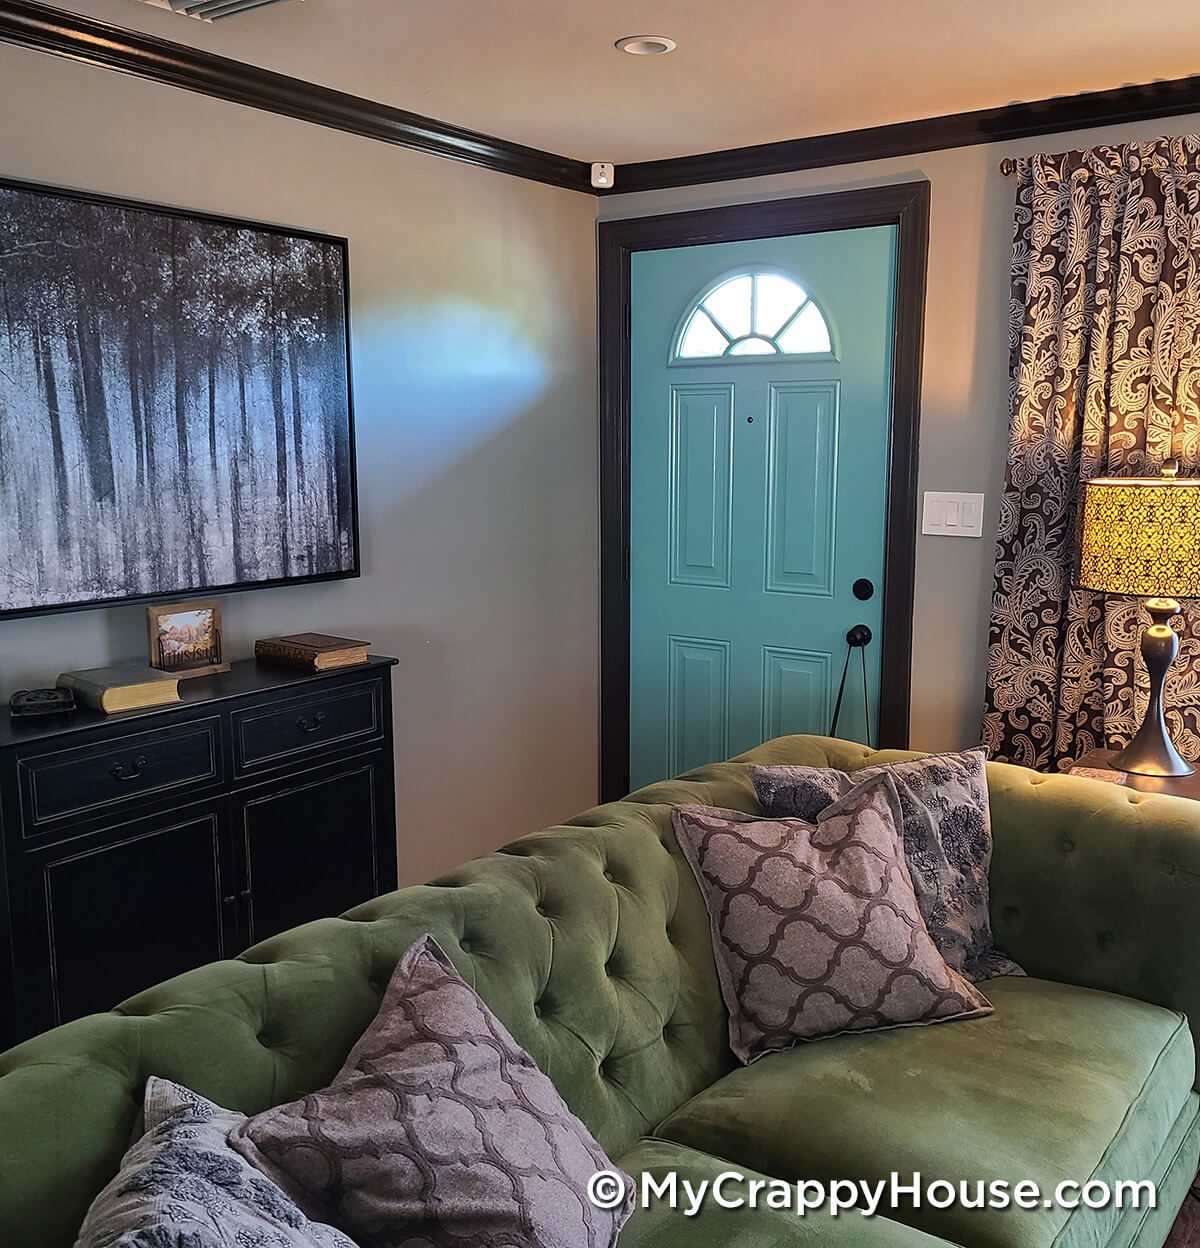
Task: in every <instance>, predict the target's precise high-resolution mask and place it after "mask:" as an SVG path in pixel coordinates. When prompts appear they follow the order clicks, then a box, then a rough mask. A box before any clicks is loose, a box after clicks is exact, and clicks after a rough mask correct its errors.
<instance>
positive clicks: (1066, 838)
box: [988, 763, 1200, 1036]
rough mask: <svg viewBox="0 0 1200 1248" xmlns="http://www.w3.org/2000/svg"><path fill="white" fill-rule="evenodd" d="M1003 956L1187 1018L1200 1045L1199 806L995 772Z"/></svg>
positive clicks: (994, 900)
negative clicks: (1160, 1007) (1162, 1007)
mask: <svg viewBox="0 0 1200 1248" xmlns="http://www.w3.org/2000/svg"><path fill="white" fill-rule="evenodd" d="M988 788H989V791H990V796H991V812H992V830H993V836H994V841H995V845H994V850H993V856H992V870H991V913H992V927H993V930H994V933H995V939H996V944H997V946H998V947H999V948H1000V949H1002V950H1003V951H1004V952H1005V953H1007V954H1009V955H1010V956H1011V957H1013V958H1015V959H1016V960H1017V961H1018V962H1019V963H1020V964H1021V965H1022V966H1023V967H1024V968H1025V970H1026V971H1027V972H1028V973H1029V974H1030V975H1036V976H1038V977H1041V978H1045V979H1055V980H1060V981H1062V982H1064V983H1070V984H1078V985H1080V986H1083V987H1088V988H1099V989H1103V990H1105V991H1108V992H1115V993H1121V994H1122V995H1124V996H1129V997H1137V998H1140V999H1141V1000H1144V1001H1151V1002H1154V1003H1155V1004H1157V1005H1163V1006H1167V1007H1169V1008H1171V1009H1175V1010H1179V1011H1180V1012H1181V1013H1183V1014H1186V1015H1187V1016H1188V1019H1189V1021H1190V1023H1191V1026H1192V1034H1193V1036H1197V1035H1200V802H1196V801H1191V800H1188V799H1186V798H1180V797H1159V796H1154V795H1150V794H1144V793H1139V792H1136V791H1134V790H1132V789H1127V788H1125V787H1124V786H1122V785H1115V784H1109V783H1106V782H1104V781H1102V780H1085V779H1082V778H1077V777H1073V776H1047V775H1042V774H1040V773H1038V772H1035V771H1030V770H1029V769H1027V768H1025V767H1014V766H1010V765H1008V764H1005V763H989V764H988Z"/></svg>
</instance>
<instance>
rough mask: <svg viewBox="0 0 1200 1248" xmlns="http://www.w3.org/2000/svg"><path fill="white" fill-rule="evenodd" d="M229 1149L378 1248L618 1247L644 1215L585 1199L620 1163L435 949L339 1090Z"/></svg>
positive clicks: (410, 972)
mask: <svg viewBox="0 0 1200 1248" xmlns="http://www.w3.org/2000/svg"><path fill="white" fill-rule="evenodd" d="M232 1144H233V1146H234V1148H236V1149H238V1150H239V1151H240V1152H241V1153H242V1154H243V1155H244V1156H245V1157H247V1158H248V1159H249V1160H251V1161H253V1162H254V1163H255V1165H257V1166H259V1167H260V1168H261V1169H263V1170H264V1171H265V1172H266V1173H267V1174H269V1175H271V1176H272V1177H273V1178H274V1179H275V1180H276V1181H277V1182H279V1183H280V1184H281V1185H283V1186H284V1187H285V1188H286V1189H287V1190H288V1191H289V1192H291V1193H292V1194H293V1195H294V1196H295V1197H296V1199H297V1200H298V1201H299V1202H300V1203H301V1205H302V1206H303V1207H304V1208H305V1209H307V1210H308V1211H309V1212H310V1213H311V1214H313V1216H320V1217H327V1218H328V1219H329V1220H330V1221H332V1222H336V1223H337V1225H338V1226H340V1227H341V1228H342V1229H344V1230H345V1231H347V1232H348V1233H349V1234H351V1235H353V1236H354V1237H355V1239H357V1240H359V1241H360V1242H361V1243H362V1244H363V1245H364V1246H366V1245H369V1246H370V1248H401V1246H402V1245H403V1246H406V1248H409V1246H411V1248H471V1246H476V1248H482V1246H483V1245H495V1246H496V1248H501V1246H503V1248H612V1245H613V1244H614V1243H615V1242H616V1238H617V1232H618V1231H619V1230H620V1229H621V1227H622V1226H623V1225H624V1223H625V1221H626V1219H627V1218H628V1217H629V1215H630V1213H631V1212H632V1208H633V1184H632V1182H631V1181H630V1182H628V1183H627V1191H626V1197H625V1199H624V1201H623V1202H622V1203H621V1204H620V1205H618V1207H617V1208H615V1209H601V1208H597V1207H596V1206H595V1205H593V1204H592V1203H591V1201H590V1200H589V1199H588V1194H587V1192H588V1182H589V1180H590V1179H591V1178H592V1176H593V1175H594V1174H595V1173H596V1172H597V1171H599V1170H611V1169H612V1168H613V1165H612V1162H611V1161H609V1160H608V1158H607V1157H606V1156H605V1154H604V1150H603V1149H602V1148H601V1147H600V1145H599V1144H597V1143H596V1141H595V1140H594V1139H593V1138H592V1136H591V1134H590V1133H589V1131H588V1129H587V1128H586V1127H585V1126H584V1125H583V1123H582V1122H580V1121H579V1119H578V1118H576V1117H575V1115H574V1114H572V1113H571V1111H570V1110H569V1109H568V1108H567V1106H566V1105H565V1104H564V1103H563V1100H562V1097H560V1096H559V1094H558V1092H557V1091H556V1089H555V1087H554V1085H553V1084H552V1083H551V1082H550V1080H549V1079H548V1078H547V1077H546V1075H544V1074H543V1073H542V1071H541V1070H540V1069H539V1068H538V1066H537V1064H536V1063H535V1062H534V1060H533V1059H532V1058H531V1057H530V1056H529V1054H528V1053H526V1052H525V1050H524V1049H522V1048H521V1047H520V1045H518V1044H517V1042H516V1041H515V1040H514V1039H513V1038H512V1036H511V1035H509V1033H508V1032H507V1031H506V1030H505V1028H504V1026H503V1025H502V1024H501V1023H500V1021H499V1019H497V1018H496V1016H495V1015H494V1014H493V1013H492V1012H491V1010H489V1009H488V1007H487V1006H486V1005H485V1004H484V1002H483V1001H482V1000H480V998H479V997H478V995H476V993H475V991H474V990H473V989H472V988H471V986H470V985H469V984H467V983H465V982H464V981H463V979H462V978H461V977H460V976H459V974H458V972H457V971H456V970H455V969H454V966H453V964H452V963H451V962H450V960H449V959H448V958H447V957H446V955H445V954H444V953H443V952H442V950H441V949H440V948H438V945H437V943H436V942H435V941H434V939H433V937H432V936H424V937H422V938H421V939H420V940H419V941H417V943H416V944H415V945H413V946H412V948H410V949H409V950H408V952H407V953H405V955H404V956H403V957H402V958H401V959H400V964H399V966H398V967H397V968H396V972H395V974H394V975H393V976H392V981H391V983H390V984H389V985H388V989H387V992H386V993H385V994H384V997H383V1003H382V1004H381V1005H380V1007H379V1013H378V1014H377V1015H376V1016H375V1021H374V1022H373V1023H372V1024H371V1025H370V1027H368V1028H367V1030H366V1031H365V1032H364V1033H363V1035H362V1038H361V1039H360V1040H359V1041H358V1043H357V1044H356V1045H355V1046H354V1048H353V1049H352V1050H351V1051H350V1055H349V1057H347V1058H346V1064H345V1065H344V1066H343V1067H342V1069H341V1071H340V1072H339V1073H338V1075H337V1076H336V1077H335V1079H334V1081H333V1083H332V1084H331V1085H330V1086H329V1087H328V1088H324V1089H322V1090H321V1091H319V1092H314V1093H313V1094H312V1095H310V1096H306V1097H303V1098H302V1099H300V1100H298V1101H293V1102H292V1103H291V1104H290V1105H281V1106H279V1107H278V1108H277V1109H269V1110H267V1111H266V1112H265V1113H262V1114H258V1115H257V1116H256V1117H254V1118H251V1119H249V1121H247V1122H246V1123H244V1124H243V1125H242V1126H241V1127H240V1128H239V1129H238V1131H237V1132H236V1133H235V1134H234V1136H233V1138H232Z"/></svg>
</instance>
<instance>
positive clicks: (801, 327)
mask: <svg viewBox="0 0 1200 1248" xmlns="http://www.w3.org/2000/svg"><path fill="white" fill-rule="evenodd" d="M776 341H777V343H778V346H779V349H780V351H783V352H784V353H785V354H787V355H815V354H823V355H828V354H829V352H830V351H832V350H833V344H832V343H831V342H830V341H829V326H828V325H826V324H825V318H824V317H823V316H822V315H821V310H820V309H819V308H818V307H817V305H816V304H815V303H810V304H808V305H807V307H805V308H804V310H803V311H802V312H801V313H800V315H799V316H798V317H796V319H795V320H794V321H793V322H792V323H791V324H790V325H789V326H788V327H787V329H785V330H784V331H783V333H782V334H780V335H779V337H778V339H777V340H776Z"/></svg>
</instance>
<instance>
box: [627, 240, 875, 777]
mask: <svg viewBox="0 0 1200 1248" xmlns="http://www.w3.org/2000/svg"><path fill="white" fill-rule="evenodd" d="M895 252H896V230H895V227H892V226H878V227H871V228H867V229H855V230H839V231H830V232H827V233H821V234H807V235H798V236H795V237H791V238H775V239H762V240H756V241H753V242H744V243H720V244H714V245H706V246H698V247H684V248H675V249H669V250H663V251H644V252H637V253H636V254H635V255H634V256H633V260H632V264H633V270H632V280H633V286H632V294H633V302H632V308H631V328H630V333H631V375H630V386H631V424H630V558H629V562H630V781H631V784H632V785H633V786H634V787H635V788H636V787H638V786H639V785H643V784H646V783H650V782H653V781H655V780H658V779H661V778H663V777H664V776H667V775H672V774H676V773H678V772H679V771H682V770H686V769H688V768H691V767H695V766H698V765H701V764H703V763H707V762H711V761H713V760H715V759H720V758H725V757H728V756H729V755H730V754H731V753H737V752H740V751H742V750H745V749H749V748H750V747H752V746H753V745H755V744H757V743H758V742H759V741H761V740H763V739H764V738H766V737H770V736H776V735H780V734H782V733H789V732H825V731H827V730H828V727H829V717H830V714H831V712H832V708H833V704H834V695H835V693H836V688H837V682H838V680H839V679H840V677H841V673H842V666H843V662H844V659H845V655H846V631H847V630H848V629H849V628H850V627H851V626H853V625H854V624H859V623H863V624H866V625H867V626H868V627H869V628H870V629H871V630H872V632H873V633H874V636H875V641H874V642H873V644H872V645H871V646H870V647H869V648H868V651H867V682H866V690H865V695H866V696H865V702H866V712H864V689H863V681H862V674H861V665H860V661H859V657H858V656H857V655H856V656H854V662H853V663H852V664H851V665H850V671H849V677H848V681H847V692H846V698H845V703H844V705H843V710H842V718H841V720H840V722H839V727H838V733H839V735H841V736H846V737H851V738H855V739H858V740H867V739H868V737H869V736H870V735H873V734H869V733H868V731H867V723H866V719H867V714H869V716H870V720H871V728H872V730H873V729H874V727H875V724H876V720H877V717H878V702H879V648H880V629H881V618H882V617H881V608H882V601H883V596H882V592H879V591H881V590H882V584H883V566H884V542H885V517H886V506H887V472H888V451H889V439H890V408H891V388H890V382H891V341H892V317H893V301H894V283H895ZM752 273H754V274H759V275H760V277H759V278H758V279H757V280H751V279H748V278H741V277H738V280H736V281H732V282H730V281H729V279H730V278H732V277H736V276H738V275H741V274H752ZM726 283H728V285H726ZM796 283H798V284H799V286H800V287H802V288H803V291H804V292H807V296H808V298H809V301H808V302H807V303H806V304H805V305H804V307H803V309H802V310H801V311H800V312H798V313H795V314H794V315H793V317H792V320H791V321H789V320H788V319H787V317H788V315H789V313H788V309H787V306H786V305H787V299H788V297H789V296H788V291H789V289H794V284H796ZM716 292H719V293H716ZM710 293H712V294H713V299H712V301H711V303H707V302H706V303H704V305H703V310H702V311H698V312H695V314H694V315H693V312H694V310H695V309H697V307H698V306H699V305H700V304H701V301H702V300H703V299H704V298H705V297H706V296H707V295H709V294H710ZM747 297H749V298H750V299H751V300H752V302H751V304H750V305H749V306H747V305H746V304H745V302H744V300H745V299H746V298H747ZM801 297H802V298H803V297H804V296H803V295H802V296H801ZM739 299H742V300H743V303H742V304H741V306H737V305H738V300H739ZM722 318H724V323H723V324H722ZM681 326H682V329H680V327H681ZM696 326H699V327H700V329H699V330H697V329H696V328H695V327H696ZM779 344H782V346H780V345H779ZM677 346H678V350H679V352H680V356H679V357H677V358H673V355H674V352H675V350H676V348H677ZM798 347H801V348H804V349H806V350H807V351H808V352H809V353H808V354H795V353H794V352H795V351H796V349H797V348H798ZM721 351H727V352H728V353H727V354H725V355H724V356H722V357H721V358H706V357H705V354H704V353H705V352H721ZM789 352H791V353H789ZM860 577H866V578H868V579H869V580H871V581H872V582H873V583H874V585H875V586H876V590H877V592H876V594H875V596H874V597H873V598H872V599H871V600H870V601H868V602H860V601H859V600H857V599H856V598H855V597H854V595H853V593H852V589H851V587H852V585H853V584H854V582H855V581H856V580H857V579H859V578H860Z"/></svg>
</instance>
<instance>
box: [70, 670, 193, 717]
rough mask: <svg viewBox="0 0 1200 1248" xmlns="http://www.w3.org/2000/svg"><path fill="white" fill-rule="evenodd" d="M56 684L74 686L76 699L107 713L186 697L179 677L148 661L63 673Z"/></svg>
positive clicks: (166, 702) (135, 709)
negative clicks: (149, 665) (152, 665)
mask: <svg viewBox="0 0 1200 1248" xmlns="http://www.w3.org/2000/svg"><path fill="white" fill-rule="evenodd" d="M55 683H56V684H57V685H58V687H59V688H60V689H70V690H71V691H72V692H73V693H74V694H75V701H76V702H81V703H83V705H84V706H90V707H92V709H93V710H97V711H103V712H104V713H105V714H106V715H114V714H116V713H117V712H118V711H144V710H145V709H146V708H147V707H151V706H166V705H167V704H168V703H171V702H181V701H182V700H183V699H182V698H180V696H179V678H178V677H177V676H172V675H171V674H170V673H169V672H160V671H159V670H158V669H157V668H154V667H148V666H147V665H146V664H145V663H117V664H115V665H113V666H112V667H89V668H88V669H86V670H85V671H82V672H63V673H62V675H61V676H59V678H58V680H57V681H56V682H55Z"/></svg>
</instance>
